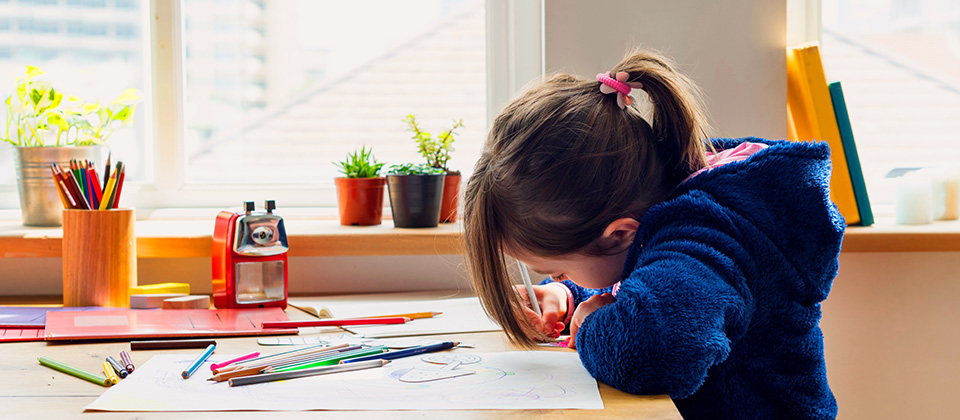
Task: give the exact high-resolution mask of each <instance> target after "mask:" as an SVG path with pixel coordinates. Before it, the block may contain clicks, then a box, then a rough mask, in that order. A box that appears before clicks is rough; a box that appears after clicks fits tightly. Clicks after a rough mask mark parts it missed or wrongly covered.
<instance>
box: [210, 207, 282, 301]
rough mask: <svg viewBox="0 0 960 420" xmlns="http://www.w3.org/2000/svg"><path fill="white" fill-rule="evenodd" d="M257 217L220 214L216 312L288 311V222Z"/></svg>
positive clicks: (249, 210) (248, 210) (249, 212)
mask: <svg viewBox="0 0 960 420" xmlns="http://www.w3.org/2000/svg"><path fill="white" fill-rule="evenodd" d="M275 207H276V204H275V203H274V202H273V200H267V202H266V212H257V211H254V205H253V202H252V201H247V202H244V203H243V211H242V212H237V213H232V212H229V211H221V212H220V214H218V215H217V223H216V226H215V227H214V230H213V250H212V253H211V255H212V257H213V258H212V260H213V304H214V306H216V307H217V308H266V307H280V308H284V309H286V307H287V249H288V248H289V247H288V246H287V233H286V231H285V230H284V228H283V218H281V217H280V216H278V215H276V214H274V213H273V210H274V208H275Z"/></svg>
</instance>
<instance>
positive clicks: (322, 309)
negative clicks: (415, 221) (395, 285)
mask: <svg viewBox="0 0 960 420" xmlns="http://www.w3.org/2000/svg"><path fill="white" fill-rule="evenodd" d="M288 304H289V305H290V306H293V307H295V308H298V309H300V310H303V311H305V312H307V313H310V314H311V315H314V316H316V317H318V318H364V317H373V316H383V315H396V314H404V313H411V312H424V311H427V312H441V314H440V315H437V316H434V317H431V318H420V319H414V320H412V321H410V322H407V323H405V324H393V325H363V326H360V325H358V326H347V327H344V328H345V329H347V330H349V331H350V332H352V333H355V334H359V335H362V336H363V337H366V338H385V337H408V336H417V335H431V334H450V333H468V332H482V331H499V330H500V329H501V328H500V326H499V325H497V323H495V322H493V321H492V320H491V319H490V318H489V317H487V314H486V313H485V312H484V311H483V307H482V305H481V304H480V299H478V298H476V297H462V298H440V299H425V300H424V299H422V297H421V299H415V300H408V299H405V298H404V294H396V295H395V296H390V294H380V295H367V296H362V295H361V296H353V297H346V298H341V299H327V300H325V301H312V300H297V301H296V302H292V301H291V302H288Z"/></svg>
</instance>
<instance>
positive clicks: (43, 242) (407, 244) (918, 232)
mask: <svg viewBox="0 0 960 420" xmlns="http://www.w3.org/2000/svg"><path fill="white" fill-rule="evenodd" d="M285 222H286V227H287V236H288V238H289V241H290V254H289V256H291V257H315V256H364V255H449V254H462V253H463V243H462V240H461V236H462V233H461V226H460V225H459V224H458V223H453V224H445V225H441V226H439V227H436V228H425V229H401V228H395V227H393V222H392V221H391V220H384V221H383V224H381V225H378V226H341V225H340V224H339V222H338V221H337V220H335V219H285ZM136 233H137V256H138V257H140V258H209V257H210V246H211V245H210V236H211V234H212V233H213V221H212V220H143V221H138V222H137V225H136ZM60 238H61V231H60V229H59V228H30V227H24V226H22V225H20V222H19V221H0V258H42V257H46V258H59V257H60V248H61V244H60ZM957 251H960V221H939V222H935V223H933V224H929V225H919V226H903V225H896V224H894V222H893V219H878V220H877V223H876V224H875V225H873V226H868V227H860V226H850V227H848V228H847V231H846V235H845V236H844V238H843V252H846V253H849V252H957Z"/></svg>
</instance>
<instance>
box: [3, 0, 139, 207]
mask: <svg viewBox="0 0 960 420" xmlns="http://www.w3.org/2000/svg"><path fill="white" fill-rule="evenodd" d="M98 3H99V2H86V1H85V2H59V3H57V2H42V1H32V2H24V1H21V2H19V3H18V4H16V5H15V6H0V8H3V10H2V11H0V14H2V15H3V16H4V18H9V19H10V20H11V21H12V22H15V24H14V25H10V27H8V28H7V29H5V31H4V33H3V37H0V100H5V99H6V97H7V95H8V94H9V90H10V89H11V88H12V87H13V83H14V80H15V79H16V78H17V77H20V76H22V75H23V74H24V71H25V66H27V65H32V66H37V67H39V68H40V69H41V70H43V71H44V72H45V73H46V74H45V75H43V76H42V79H43V80H48V81H50V82H51V83H52V84H53V86H54V88H56V89H58V90H60V91H62V92H66V93H69V94H73V95H76V96H79V97H80V98H82V99H84V100H85V101H87V102H94V101H97V100H99V101H101V102H102V103H107V102H110V101H111V100H113V99H114V98H116V97H117V96H119V95H120V93H121V92H122V91H123V90H124V89H125V88H136V89H139V90H140V91H142V92H144V93H145V94H147V93H149V92H150V89H149V74H148V73H146V72H145V70H144V69H145V67H146V66H145V65H146V58H147V57H146V56H145V55H144V53H143V51H144V48H143V47H144V46H145V40H144V39H142V38H140V37H136V38H131V37H129V36H128V37H124V38H123V39H119V38H115V37H111V36H109V35H108V34H110V33H111V30H110V29H109V28H113V27H116V26H124V27H127V28H132V29H133V30H134V31H135V32H136V33H138V34H143V33H147V34H149V33H150V31H149V29H148V30H146V31H143V30H141V28H143V27H147V28H149V27H148V26H146V25H148V20H147V19H148V16H147V9H146V7H145V6H143V7H138V9H137V10H136V11H135V12H134V13H131V11H129V10H124V11H122V12H120V11H117V10H112V9H105V10H98V11H97V13H95V14H92V13H83V14H79V13H76V12H74V11H71V6H73V5H81V4H83V5H86V4H90V5H94V4H98ZM143 3H144V4H146V2H143ZM138 4H139V2H138ZM46 16H51V17H55V16H70V20H69V21H59V20H53V19H52V18H50V19H48V18H44V19H41V18H40V17H46ZM94 36H95V37H94ZM149 110H150V105H149V98H144V102H143V103H141V104H140V106H138V110H137V117H136V118H135V125H134V127H133V129H124V130H118V131H117V132H116V133H115V134H114V135H113V136H112V137H110V139H109V140H108V144H109V145H110V147H111V148H112V150H113V151H112V153H113V154H114V158H115V159H116V158H117V157H119V156H123V159H124V160H125V161H126V162H127V163H128V164H129V165H130V166H129V167H130V169H131V172H128V173H127V177H128V179H131V177H132V179H134V180H137V181H142V180H144V179H145V177H146V174H147V173H148V171H149V169H150V168H146V167H144V166H145V163H144V162H150V161H149V159H145V157H146V156H147V155H146V153H147V151H148V150H152V146H151V145H148V144H147V141H148V140H147V139H148V136H147V135H146V134H147V129H146V127H147V125H146V124H145V121H149V113H150V111H149ZM145 117H146V118H145ZM0 118H2V119H0V123H2V122H5V121H6V106H0ZM12 152H13V151H12V148H11V147H9V145H8V144H7V143H6V142H3V143H2V144H0V162H3V163H2V164H0V207H3V208H15V207H16V206H17V198H16V197H17V189H16V174H15V173H14V169H13V166H14V165H12V164H9V163H10V162H13V156H12V154H13V153H12Z"/></svg>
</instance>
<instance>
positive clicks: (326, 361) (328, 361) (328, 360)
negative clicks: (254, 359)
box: [263, 346, 387, 373]
mask: <svg viewBox="0 0 960 420" xmlns="http://www.w3.org/2000/svg"><path fill="white" fill-rule="evenodd" d="M386 351H387V347H386V346H374V347H369V348H364V349H357V350H352V351H347V352H343V353H339V354H334V355H330V356H327V357H324V358H321V359H317V360H313V361H309V362H305V363H298V364H293V365H281V366H276V367H271V368H267V369H265V370H264V371H263V372H264V373H273V372H287V371H291V370H303V369H310V368H314V367H317V366H328V365H335V364H338V363H340V361H341V360H346V359H351V358H354V357H362V356H369V355H371V354H381V353H385V352H386Z"/></svg>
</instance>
